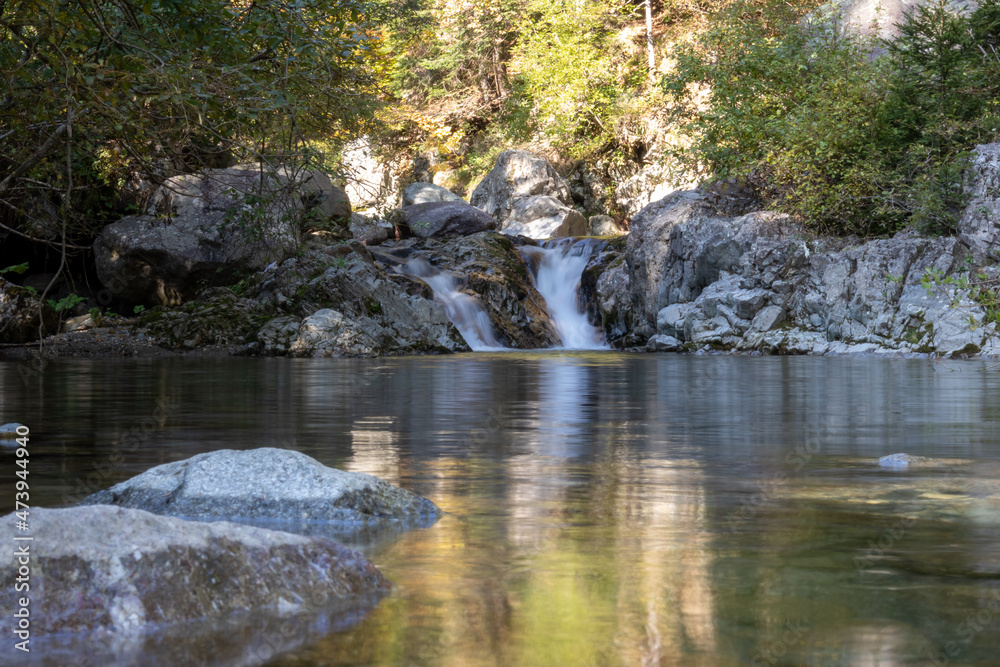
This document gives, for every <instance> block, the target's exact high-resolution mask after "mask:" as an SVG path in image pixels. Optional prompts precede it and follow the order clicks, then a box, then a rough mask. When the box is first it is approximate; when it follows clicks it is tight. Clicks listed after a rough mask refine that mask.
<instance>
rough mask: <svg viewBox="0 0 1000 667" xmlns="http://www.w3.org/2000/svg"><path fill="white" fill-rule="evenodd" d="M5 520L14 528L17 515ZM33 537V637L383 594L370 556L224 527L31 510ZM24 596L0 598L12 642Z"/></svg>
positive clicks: (129, 514)
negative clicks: (17, 614)
mask: <svg viewBox="0 0 1000 667" xmlns="http://www.w3.org/2000/svg"><path fill="white" fill-rule="evenodd" d="M285 481H287V480H285ZM4 521H5V523H6V525H13V524H14V515H13V514H10V515H8V516H6V517H4ZM31 536H32V537H33V538H34V539H33V541H31V542H23V543H18V546H22V545H26V546H27V547H28V548H30V554H31V556H30V558H31V582H30V585H31V595H30V596H27V597H30V600H31V606H30V632H31V639H32V640H33V641H35V640H37V639H38V638H39V637H42V636H45V635H49V634H52V633H81V632H89V633H95V634H97V635H98V636H107V635H109V634H110V635H112V636H115V637H119V638H128V637H132V636H136V635H140V636H141V634H142V633H144V632H146V631H148V630H149V629H151V628H162V627H163V626H164V625H167V624H178V623H184V622H189V621H200V622H201V623H205V622H206V621H209V620H213V619H222V618H225V617H228V616H232V615H234V614H239V613H244V612H246V611H247V610H254V611H257V612H258V613H270V614H272V615H274V616H278V615H279V614H288V613H290V612H292V613H294V612H295V611H308V610H313V611H318V610H319V609H321V608H324V607H329V606H338V605H339V606H345V605H349V606H355V607H359V606H363V605H364V604H365V603H364V602H363V601H362V600H361V599H360V596H364V595H368V596H371V595H373V594H374V595H380V594H384V593H385V592H386V591H387V590H388V582H387V581H386V580H385V577H383V576H382V574H381V573H380V572H379V571H378V570H377V569H375V567H374V566H373V565H372V564H371V563H370V562H369V561H368V560H366V559H365V558H364V557H363V556H362V555H361V554H359V553H357V552H355V551H351V550H349V549H347V548H345V547H343V546H341V545H339V544H337V543H336V542H333V541H330V540H325V539H318V538H308V537H303V536H299V535H293V534H290V533H284V532H275V531H271V530H265V529H261V528H252V527H248V526H239V525H235V524H232V523H226V522H219V523H211V524H209V523H193V522H187V521H182V520H180V519H175V518H170V517H163V516H156V515H154V514H150V513H149V512H143V511H139V510H134V509H124V508H120V507H108V506H96V507H74V508H69V509H41V508H40V509H32V510H31ZM17 571H18V561H17V558H16V557H15V549H14V548H10V549H5V550H4V553H3V554H0V574H2V576H3V577H4V580H5V581H11V582H13V581H14V579H15V577H16V576H17ZM25 596H26V594H25V593H17V592H15V589H14V586H13V585H11V586H7V587H5V589H4V591H3V592H2V593H0V616H2V618H0V631H2V632H3V633H4V635H5V636H7V637H15V636H17V635H16V634H15V630H16V629H17V623H18V618H17V617H16V616H15V614H16V613H17V611H18V610H19V609H22V607H20V606H19V601H18V598H19V597H25ZM188 631H189V632H190V631H191V629H190V628H189V629H188ZM35 647H36V645H35V644H32V648H33V649H34V648H35Z"/></svg>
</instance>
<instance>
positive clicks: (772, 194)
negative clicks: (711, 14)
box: [664, 0, 1000, 236]
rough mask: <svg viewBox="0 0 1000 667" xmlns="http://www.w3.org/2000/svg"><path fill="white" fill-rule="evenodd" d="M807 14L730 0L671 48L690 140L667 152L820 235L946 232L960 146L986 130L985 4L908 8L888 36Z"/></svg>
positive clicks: (993, 75)
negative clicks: (693, 35)
mask: <svg viewBox="0 0 1000 667" xmlns="http://www.w3.org/2000/svg"><path fill="white" fill-rule="evenodd" d="M811 8H812V6H811V5H808V4H807V5H800V6H798V7H789V5H787V4H782V3H764V4H761V3H759V2H753V1H749V0H740V1H738V2H737V3H735V4H733V5H731V6H730V7H729V8H727V9H726V10H724V11H723V12H721V13H720V14H719V15H717V16H716V17H715V19H714V21H713V24H712V25H711V27H710V28H709V30H707V31H706V32H705V33H703V34H702V35H701V36H700V37H699V38H698V39H696V40H695V41H694V43H693V44H692V45H690V46H689V47H686V48H683V49H681V50H680V51H679V53H678V54H677V67H676V70H675V72H674V73H673V74H672V75H671V76H669V77H668V78H667V79H666V80H665V81H664V87H665V89H666V90H667V92H668V93H669V94H670V95H671V96H672V99H673V100H674V102H675V103H677V104H678V107H677V109H678V112H677V115H678V118H679V120H680V122H681V123H682V125H683V126H684V127H685V129H686V131H687V132H688V133H689V134H690V135H691V137H692V142H693V143H692V147H691V150H690V151H688V152H686V153H683V154H678V155H677V157H678V159H681V160H683V161H686V162H687V163H688V164H689V165H691V166H693V167H695V168H698V169H701V170H702V172H703V173H705V174H710V175H712V176H713V177H714V178H737V179H740V180H742V181H744V182H747V183H749V184H750V185H751V186H753V187H754V188H755V189H756V190H757V192H758V194H759V195H760V197H761V199H762V200H763V201H764V203H765V204H766V205H768V206H771V207H774V208H777V209H780V210H784V211H786V212H789V213H793V214H796V215H799V216H801V217H802V218H803V219H804V220H805V221H806V222H808V223H810V224H812V225H813V226H815V227H816V228H818V229H820V230H823V231H829V232H835V233H845V234H851V233H853V234H861V235H864V236H869V235H876V234H886V233H891V232H893V231H894V230H896V229H898V228H900V227H901V226H903V225H906V224H914V225H917V226H919V227H921V228H923V229H924V230H926V231H929V232H941V233H947V232H949V231H951V230H952V229H953V225H954V223H955V221H956V219H957V214H958V213H959V212H960V211H961V208H962V206H963V205H964V201H965V197H964V192H963V185H964V182H963V177H964V171H965V169H964V167H965V162H964V160H965V158H966V156H967V154H968V153H967V151H968V150H969V149H971V148H972V147H973V146H974V145H975V144H976V143H977V142H983V141H990V140H993V138H995V137H996V136H997V132H998V124H997V122H996V110H997V101H998V95H997V84H996V81H997V74H998V73H1000V72H998V69H997V65H998V62H997V60H996V53H995V51H988V50H987V49H985V48H980V47H985V46H990V45H991V44H993V43H995V41H996V35H997V29H996V27H997V24H998V21H997V0H986V2H984V3H983V5H982V6H981V7H980V9H979V11H977V12H976V13H975V14H974V15H973V16H971V17H968V18H965V17H958V16H955V15H953V14H951V13H949V12H948V10H947V8H946V5H945V4H944V0H940V1H939V3H938V4H934V5H929V6H926V7H921V8H917V9H916V10H914V11H912V12H911V13H909V14H908V15H907V18H906V20H905V22H904V24H903V25H902V26H901V32H900V35H899V37H898V38H897V39H896V40H895V41H893V42H892V43H889V44H884V43H879V42H877V41H875V40H873V39H870V38H865V37H859V36H851V35H845V34H844V33H843V32H842V31H841V29H840V26H838V25H836V24H835V23H833V22H831V21H829V20H826V19H824V18H823V17H822V16H818V15H817V14H811V15H809V16H808V17H807V18H805V19H804V18H803V17H805V15H806V11H807V10H809V9H811ZM991 40H992V41H991ZM886 49H887V50H888V52H887V54H886V55H885V56H882V57H879V56H878V54H879V53H880V52H882V51H884V50H886ZM990 54H992V55H990ZM706 91H707V99H704V98H703V97H702V96H704V95H705V94H706Z"/></svg>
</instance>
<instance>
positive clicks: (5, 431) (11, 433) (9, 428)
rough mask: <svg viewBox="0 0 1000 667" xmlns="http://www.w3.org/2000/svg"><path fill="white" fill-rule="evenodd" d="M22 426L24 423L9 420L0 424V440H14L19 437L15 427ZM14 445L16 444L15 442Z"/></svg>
mask: <svg viewBox="0 0 1000 667" xmlns="http://www.w3.org/2000/svg"><path fill="white" fill-rule="evenodd" d="M23 426H24V424H18V423H17V422H10V423H9V424H4V425H3V426H0V440H14V439H16V438H19V437H20V435H19V434H18V432H17V429H18V428H21V427H23ZM14 446H17V445H16V443H15V444H14Z"/></svg>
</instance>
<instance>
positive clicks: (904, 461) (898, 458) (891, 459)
mask: <svg viewBox="0 0 1000 667" xmlns="http://www.w3.org/2000/svg"><path fill="white" fill-rule="evenodd" d="M930 462H931V459H929V458H927V457H926V456H910V455H909V454H889V455H888V456H883V457H882V458H880V459H879V460H878V464H879V465H880V466H882V467H883V468H908V467H909V466H910V464H911V463H914V464H919V463H930Z"/></svg>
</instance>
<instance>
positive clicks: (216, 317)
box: [139, 287, 268, 350]
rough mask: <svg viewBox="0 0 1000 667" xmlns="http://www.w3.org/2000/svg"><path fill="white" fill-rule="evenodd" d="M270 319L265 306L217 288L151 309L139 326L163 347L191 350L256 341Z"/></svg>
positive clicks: (241, 344)
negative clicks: (183, 301)
mask: <svg viewBox="0 0 1000 667" xmlns="http://www.w3.org/2000/svg"><path fill="white" fill-rule="evenodd" d="M267 320H268V308H267V307H266V305H264V304H261V303H259V302H256V301H252V300H250V299H244V298H241V297H239V296H237V295H236V294H235V293H233V292H232V291H231V290H229V289H227V288H224V287H215V288H211V289H208V290H205V291H204V292H202V293H201V294H200V295H199V296H198V298H197V299H196V300H195V301H189V302H188V303H186V304H184V305H183V306H179V307H176V308H168V307H159V308H155V309H153V310H151V311H148V312H146V313H144V314H143V315H142V316H141V317H140V318H139V325H140V326H141V327H145V329H146V330H147V332H148V333H149V334H150V335H151V336H153V337H154V338H155V339H156V340H157V341H158V342H159V344H160V345H161V346H163V347H168V348H172V349H185V350H191V349H195V348H201V347H208V346H218V347H232V346H245V345H246V344H247V343H249V342H251V341H253V340H256V336H257V332H258V331H259V330H260V328H261V327H262V326H263V325H264V323H265V322H267Z"/></svg>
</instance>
